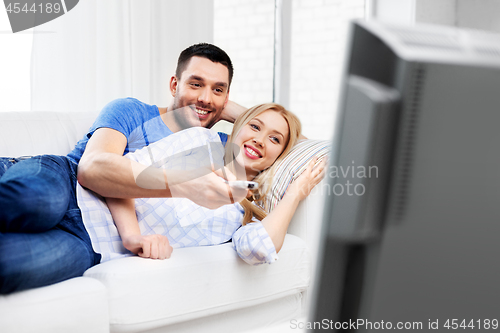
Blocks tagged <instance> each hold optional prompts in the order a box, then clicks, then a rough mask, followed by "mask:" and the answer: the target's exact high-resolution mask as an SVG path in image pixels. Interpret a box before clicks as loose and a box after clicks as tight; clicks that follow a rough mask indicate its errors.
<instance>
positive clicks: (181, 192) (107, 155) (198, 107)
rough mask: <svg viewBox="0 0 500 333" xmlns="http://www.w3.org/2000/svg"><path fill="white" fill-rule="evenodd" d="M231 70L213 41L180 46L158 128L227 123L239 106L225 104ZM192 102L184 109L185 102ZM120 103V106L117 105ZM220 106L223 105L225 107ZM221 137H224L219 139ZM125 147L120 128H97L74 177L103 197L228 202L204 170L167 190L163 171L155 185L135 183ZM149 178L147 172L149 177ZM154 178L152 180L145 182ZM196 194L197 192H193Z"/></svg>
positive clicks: (173, 129) (210, 203)
mask: <svg viewBox="0 0 500 333" xmlns="http://www.w3.org/2000/svg"><path fill="white" fill-rule="evenodd" d="M232 75H233V68H232V64H231V60H230V59H229V57H228V56H227V55H226V54H225V52H223V51H222V50H220V49H218V50H217V49H215V47H214V46H213V45H209V44H198V45H193V46H192V47H190V48H188V49H186V50H184V51H183V52H182V53H181V55H180V57H179V61H178V66H177V70H176V75H175V76H173V77H172V78H171V80H170V91H171V94H172V96H173V97H174V100H173V101H172V103H171V105H170V106H169V107H168V108H159V115H160V117H161V120H162V122H163V124H164V125H166V127H167V129H166V130H165V128H162V126H161V125H163V124H161V123H160V125H159V126H158V127H159V128H158V132H162V131H163V130H165V131H164V133H163V135H160V136H158V137H156V138H155V139H154V140H152V141H151V140H150V141H149V142H154V141H156V140H157V139H159V138H161V137H164V136H165V135H168V132H169V131H168V130H170V131H171V132H177V131H179V130H181V129H185V128H188V127H191V126H203V127H207V128H210V127H212V126H213V125H214V124H215V123H216V122H217V121H219V120H220V119H225V120H228V121H231V122H233V121H234V120H235V119H236V117H237V115H238V114H239V113H240V112H242V111H243V108H242V107H241V106H239V105H237V104H235V103H230V105H229V107H226V105H227V104H228V95H229V86H230V83H231V80H232ZM190 105H191V106H195V107H193V108H190V107H189V106H190ZM122 107H126V106H122ZM225 107H226V108H225ZM222 139H223V141H224V138H222ZM126 147H127V138H126V137H125V135H124V134H123V133H121V132H119V131H118V130H116V129H113V128H106V127H105V126H103V127H101V128H98V129H97V130H96V131H95V132H94V133H93V135H92V137H91V138H90V139H89V140H88V143H87V145H86V148H85V152H84V154H83V156H82V158H81V161H80V163H79V168H78V181H79V182H80V184H81V185H82V186H85V187H87V188H89V189H91V190H93V191H95V192H97V193H99V194H101V195H102V196H104V197H114V198H138V197H172V195H173V196H175V197H185V198H188V199H191V200H192V201H194V202H196V203H197V204H199V205H202V206H205V207H207V208H216V207H219V206H221V205H223V204H227V203H229V202H228V192H227V187H226V186H224V185H223V184H221V182H220V179H218V177H217V175H218V176H221V175H222V174H221V173H220V171H216V174H208V175H207V176H205V177H203V180H201V179H196V180H193V181H187V182H183V183H182V184H179V185H177V186H176V187H175V189H174V190H175V191H174V193H172V191H171V189H170V187H169V186H168V183H172V181H171V180H169V179H167V181H165V179H164V176H165V175H164V174H163V172H158V173H157V174H156V177H157V179H156V182H157V184H158V185H159V187H158V188H157V189H147V188H143V187H139V186H138V185H137V184H136V179H135V177H134V176H133V172H132V170H133V169H141V167H140V166H134V165H130V163H131V161H130V160H128V159H126V158H124V157H122V155H123V152H124V151H125V150H126ZM153 177H154V176H153V175H151V178H153ZM151 181H152V182H154V181H155V180H151ZM200 193H202V194H203V195H199V194H200ZM238 194H239V195H240V196H241V195H243V194H244V193H238Z"/></svg>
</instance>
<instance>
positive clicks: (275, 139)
mask: <svg viewBox="0 0 500 333" xmlns="http://www.w3.org/2000/svg"><path fill="white" fill-rule="evenodd" d="M271 140H272V141H274V142H276V143H280V139H278V138H277V137H275V136H273V137H271Z"/></svg>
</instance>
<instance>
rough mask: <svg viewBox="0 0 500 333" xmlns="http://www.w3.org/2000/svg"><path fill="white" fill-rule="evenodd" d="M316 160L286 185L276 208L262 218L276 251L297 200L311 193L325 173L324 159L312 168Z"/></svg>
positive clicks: (279, 248) (281, 244) (282, 239)
mask: <svg viewBox="0 0 500 333" xmlns="http://www.w3.org/2000/svg"><path fill="white" fill-rule="evenodd" d="M316 161H317V159H314V160H312V161H311V163H309V166H308V168H307V169H306V170H305V171H304V172H303V173H302V174H301V175H300V176H299V177H298V178H297V179H296V180H295V181H294V182H293V183H291V184H290V186H288V189H287V190H286V192H285V195H284V196H283V199H281V201H280V202H279V203H278V205H277V206H276V208H274V210H273V211H272V212H271V213H270V214H269V215H267V216H266V217H265V218H264V219H263V220H262V225H263V226H264V228H265V229H266V231H267V233H268V234H269V237H271V240H272V241H273V244H274V247H275V248H276V252H279V251H280V250H281V247H282V246H283V241H284V240H285V235H286V231H287V230H288V225H289V224H290V221H291V220H292V217H293V214H295V210H296V209H297V206H298V205H299V202H300V201H302V200H303V199H305V198H306V197H307V196H308V195H309V194H310V193H311V190H312V189H313V188H314V186H316V185H317V184H318V183H319V182H320V181H321V180H322V179H323V177H324V175H325V166H326V160H323V162H321V163H320V164H319V165H318V166H317V167H316V168H313V167H314V164H315V163H316Z"/></svg>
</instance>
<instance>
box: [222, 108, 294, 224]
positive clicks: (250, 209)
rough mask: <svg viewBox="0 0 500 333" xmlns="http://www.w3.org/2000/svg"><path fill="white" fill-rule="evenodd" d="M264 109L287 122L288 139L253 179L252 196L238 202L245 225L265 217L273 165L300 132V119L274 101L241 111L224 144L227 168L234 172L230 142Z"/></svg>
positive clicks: (232, 146) (233, 152)
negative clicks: (276, 154) (243, 211)
mask: <svg viewBox="0 0 500 333" xmlns="http://www.w3.org/2000/svg"><path fill="white" fill-rule="evenodd" d="M266 111H275V112H278V113H279V114H280V115H281V116H282V117H283V118H284V119H285V121H286V122H287V124H288V139H287V141H286V142H285V148H284V149H283V151H282V152H281V154H280V155H279V156H278V158H277V159H276V161H275V162H274V163H273V164H272V165H271V166H270V167H269V168H267V169H265V170H259V171H260V172H259V174H258V175H257V176H256V177H255V178H254V179H253V181H255V182H257V183H259V188H258V189H257V190H256V191H254V194H253V196H252V198H251V199H250V200H249V199H247V198H245V199H243V200H242V201H241V202H240V204H241V205H242V206H243V209H244V210H245V215H244V216H243V222H242V224H243V225H245V224H247V223H248V222H250V221H251V220H252V218H253V217H255V218H256V219H258V220H259V221H261V220H262V219H263V218H264V217H266V215H267V214H266V210H268V209H269V207H268V202H267V200H266V195H267V193H268V192H269V190H270V188H271V184H272V181H273V176H274V173H275V172H274V170H275V166H276V165H277V164H278V162H279V161H280V160H281V159H283V158H284V157H285V156H286V155H287V154H288V152H289V151H290V150H291V149H292V147H293V146H294V145H295V143H296V142H297V140H298V138H299V136H300V132H301V125H300V120H299V118H297V116H296V115H294V114H293V113H292V112H290V111H288V110H287V109H285V108H284V107H283V106H281V105H279V104H276V103H265V104H259V105H256V106H254V107H252V108H250V109H248V110H247V111H245V112H243V113H242V114H241V115H240V116H239V117H238V118H237V119H236V121H235V122H234V127H233V131H232V133H231V135H230V136H229V138H228V144H227V145H226V153H225V157H224V159H225V164H226V165H227V166H228V168H229V169H230V170H231V172H233V173H234V174H236V166H235V165H234V161H235V158H236V156H235V153H239V152H235V151H234V148H235V145H234V144H230V143H231V142H233V140H234V138H236V136H238V133H239V132H240V130H241V129H242V128H243V126H245V125H246V124H248V123H249V122H250V120H252V119H253V118H255V117H257V116H258V115H259V114H261V113H263V112H266ZM251 201H255V202H256V203H257V204H258V205H255V204H253V203H252V202H251Z"/></svg>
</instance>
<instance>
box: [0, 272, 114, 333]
mask: <svg viewBox="0 0 500 333" xmlns="http://www.w3.org/2000/svg"><path fill="white" fill-rule="evenodd" d="M106 296H107V293H106V288H105V287H104V286H103V285H102V283H100V282H99V281H96V280H94V279H89V278H86V277H78V278H74V279H71V280H67V281H63V282H60V283H56V284H53V285H50V286H47V287H43V288H36V289H31V290H26V291H21V292H16V293H12V294H9V295H0V331H1V332H6V333H7V332H16V333H23V332H26V333H28V332H37V333H57V332H60V333H67V332H72V333H73V332H81V333H86V332H95V333H99V332H103V333H104V332H109V316H108V302H107V297H106Z"/></svg>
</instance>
